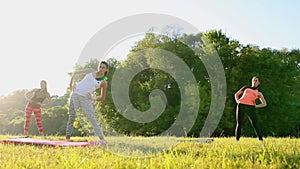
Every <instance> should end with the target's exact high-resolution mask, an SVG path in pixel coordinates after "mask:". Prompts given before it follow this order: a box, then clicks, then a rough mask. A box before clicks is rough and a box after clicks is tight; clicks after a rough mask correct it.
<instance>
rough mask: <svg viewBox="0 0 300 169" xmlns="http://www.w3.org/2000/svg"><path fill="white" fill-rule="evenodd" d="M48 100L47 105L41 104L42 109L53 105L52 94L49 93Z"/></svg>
mask: <svg viewBox="0 0 300 169" xmlns="http://www.w3.org/2000/svg"><path fill="white" fill-rule="evenodd" d="M46 99H47V104H40V105H41V107H46V106H50V105H51V104H52V99H51V96H50V93H47V97H46Z"/></svg>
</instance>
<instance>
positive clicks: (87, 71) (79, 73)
mask: <svg viewBox="0 0 300 169" xmlns="http://www.w3.org/2000/svg"><path fill="white" fill-rule="evenodd" d="M95 71H96V70H95V69H93V68H88V69H84V70H79V71H76V72H74V73H73V75H72V77H71V80H70V84H69V86H70V90H71V91H73V85H74V81H75V80H76V78H77V77H78V76H79V75H86V74H89V73H92V72H95Z"/></svg>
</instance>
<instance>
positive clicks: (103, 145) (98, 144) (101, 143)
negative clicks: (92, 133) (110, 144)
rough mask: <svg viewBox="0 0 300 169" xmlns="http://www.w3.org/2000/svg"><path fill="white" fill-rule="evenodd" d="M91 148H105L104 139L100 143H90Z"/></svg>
mask: <svg viewBox="0 0 300 169" xmlns="http://www.w3.org/2000/svg"><path fill="white" fill-rule="evenodd" d="M91 145H92V146H100V147H105V146H106V141H105V140H104V139H102V140H100V141H95V142H92V143H91Z"/></svg>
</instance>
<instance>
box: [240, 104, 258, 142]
mask: <svg viewBox="0 0 300 169" xmlns="http://www.w3.org/2000/svg"><path fill="white" fill-rule="evenodd" d="M246 113H247V115H248V118H249V120H250V122H251V125H252V127H253V128H254V131H255V133H256V135H257V136H258V138H259V140H263V138H262V132H261V130H260V128H259V125H258V121H257V118H256V113H255V107H254V106H249V105H244V104H238V105H237V108H236V122H237V123H236V128H235V137H236V140H239V139H240V137H241V130H242V126H243V121H244V117H245V114H246Z"/></svg>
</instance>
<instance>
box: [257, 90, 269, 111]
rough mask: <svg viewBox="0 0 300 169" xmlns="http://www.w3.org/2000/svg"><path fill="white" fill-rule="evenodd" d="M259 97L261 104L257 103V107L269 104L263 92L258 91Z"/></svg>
mask: <svg viewBox="0 0 300 169" xmlns="http://www.w3.org/2000/svg"><path fill="white" fill-rule="evenodd" d="M258 98H259V100H260V102H261V103H260V104H258V105H255V107H256V108H262V107H266V106H267V102H266V99H265V97H264V95H263V94H262V93H261V92H258Z"/></svg>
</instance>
